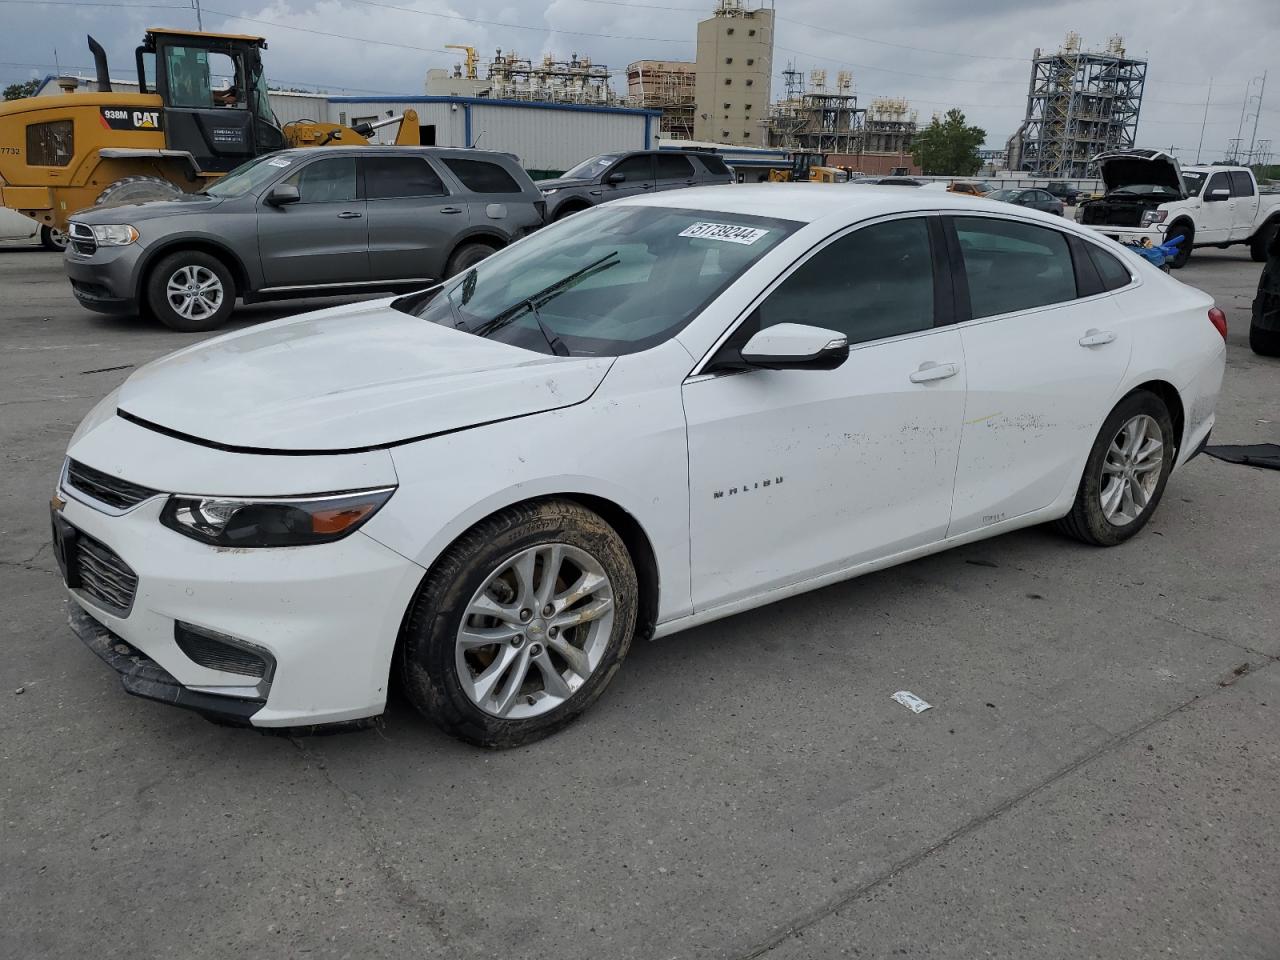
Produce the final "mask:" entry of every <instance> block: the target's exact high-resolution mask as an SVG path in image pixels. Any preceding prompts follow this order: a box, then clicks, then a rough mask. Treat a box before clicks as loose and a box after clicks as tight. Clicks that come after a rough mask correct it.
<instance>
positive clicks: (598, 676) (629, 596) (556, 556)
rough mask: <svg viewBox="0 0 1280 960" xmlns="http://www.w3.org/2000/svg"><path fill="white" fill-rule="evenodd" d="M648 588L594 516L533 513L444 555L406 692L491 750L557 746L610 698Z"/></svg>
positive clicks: (414, 644) (416, 616)
mask: <svg viewBox="0 0 1280 960" xmlns="http://www.w3.org/2000/svg"><path fill="white" fill-rule="evenodd" d="M637 591H638V588H637V585H636V575H635V570H634V568H633V566H632V564H631V558H630V555H629V554H628V553H627V549H626V547H625V545H624V544H623V542H622V540H621V538H620V537H619V536H618V534H617V533H616V532H615V531H614V529H613V528H612V527H610V526H609V525H608V524H607V523H605V521H604V520H603V519H601V518H600V517H599V516H598V515H597V514H595V513H592V512H591V511H590V510H587V509H586V508H585V507H582V506H579V505H578V504H575V503H570V502H567V501H560V500H550V501H542V502H534V503H527V504H521V505H519V506H516V507H512V508H510V509H507V510H504V511H502V512H500V513H497V514H495V515H494V516H492V517H490V518H489V519H487V520H484V521H482V522H481V523H480V524H478V525H477V526H476V527H474V528H473V529H472V530H470V531H469V532H467V533H466V534H464V535H463V536H462V537H461V538H460V539H459V540H458V541H457V542H456V543H454V544H453V546H451V547H450V548H449V549H448V550H447V551H446V552H445V554H444V555H443V556H442V557H441V559H440V560H439V562H438V563H437V564H436V565H435V567H434V568H433V569H432V571H431V573H430V575H429V576H428V577H427V579H426V581H425V582H424V584H423V586H422V588H421V590H420V591H419V594H418V597H417V598H416V599H415V600H414V603H413V606H412V608H411V609H410V611H409V617H408V619H407V621H406V625H405V633H404V644H403V651H402V660H401V668H402V671H403V677H404V688H405V692H406V693H407V695H408V696H409V699H410V700H411V701H412V702H413V704H414V706H416V707H417V708H418V709H419V710H420V711H421V712H422V713H424V714H425V715H426V716H427V717H429V718H430V719H431V720H433V721H434V722H435V723H436V724H437V725H439V726H440V727H441V729H443V730H444V731H445V732H447V733H449V734H452V735H453V736H455V737H458V738H460V739H462V740H466V741H468V742H470V743H474V744H477V745H479V746H483V747H513V746H518V745H520V744H524V743H531V742H533V741H535V740H539V739H541V738H543V737H546V736H548V735H550V734H552V733H554V732H555V731H557V730H559V729H560V728H562V727H564V726H565V725H566V724H568V723H570V722H571V721H572V720H573V719H574V718H576V717H577V716H578V715H579V714H581V713H582V712H583V711H584V710H586V709H587V707H589V706H590V705H591V704H592V703H594V702H595V700H596V699H597V698H598V697H599V696H600V694H601V693H603V692H604V688H605V687H606V686H607V685H608V683H609V681H610V680H611V679H612V678H613V675H614V673H615V672H617V669H618V667H619V666H620V665H621V663H622V660H623V658H624V657H625V656H626V654H627V650H628V648H629V647H630V645H631V635H632V632H633V631H634V629H635V619H636V606H637Z"/></svg>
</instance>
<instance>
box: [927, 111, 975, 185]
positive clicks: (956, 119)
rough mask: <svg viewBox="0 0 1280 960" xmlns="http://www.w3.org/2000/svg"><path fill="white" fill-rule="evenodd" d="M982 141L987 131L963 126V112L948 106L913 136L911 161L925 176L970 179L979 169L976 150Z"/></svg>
mask: <svg viewBox="0 0 1280 960" xmlns="http://www.w3.org/2000/svg"><path fill="white" fill-rule="evenodd" d="M986 139H987V131H985V130H983V129H982V128H981V127H970V126H966V124H965V120H964V113H963V112H962V111H961V110H958V109H956V108H955V107H952V108H951V109H950V110H948V111H947V115H946V117H944V118H943V119H941V120H939V119H938V118H937V117H936V116H935V117H934V118H933V122H932V123H930V124H929V126H927V127H925V128H924V129H923V130H922V131H920V132H919V133H917V134H916V136H915V140H914V141H913V142H912V144H911V159H912V160H914V161H915V162H916V163H917V164H919V166H920V169H921V170H922V171H923V172H924V173H925V174H926V175H929V176H944V177H945V176H951V177H971V176H973V175H974V174H975V173H977V172H978V170H979V169H981V167H982V158H981V157H980V156H979V155H978V148H979V147H981V146H982V144H983V143H984V142H985V141H986Z"/></svg>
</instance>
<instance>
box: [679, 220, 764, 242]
mask: <svg viewBox="0 0 1280 960" xmlns="http://www.w3.org/2000/svg"><path fill="white" fill-rule="evenodd" d="M768 232H769V231H768V230H761V229H760V228H759V227H740V226H738V225H737V224H733V223H695V224H693V225H692V226H688V227H685V228H684V229H683V230H681V231H680V233H679V236H682V237H693V238H694V239H696V240H723V241H724V242H725V243H743V244H746V245H747V246H750V245H751V244H753V243H755V242H756V241H757V240H759V239H760V238H761V237H763V236H764V235H765V234H767V233H768Z"/></svg>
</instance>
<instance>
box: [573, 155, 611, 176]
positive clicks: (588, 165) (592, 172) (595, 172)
mask: <svg viewBox="0 0 1280 960" xmlns="http://www.w3.org/2000/svg"><path fill="white" fill-rule="evenodd" d="M617 159H618V154H616V153H605V154H601V155H600V156H598V157H592V158H591V159H590V160H583V161H582V162H581V163H580V164H578V165H577V166H576V167H574V168H573V169H572V170H570V171H568V172H567V173H565V174H564V179H566V180H592V179H594V178H596V177H598V176H600V174H602V173H604V171H605V168H606V167H607V166H609V164H611V163H613V161H615V160H617Z"/></svg>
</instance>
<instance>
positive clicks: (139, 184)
mask: <svg viewBox="0 0 1280 960" xmlns="http://www.w3.org/2000/svg"><path fill="white" fill-rule="evenodd" d="M180 196H182V191H181V190H180V189H179V188H178V187H175V186H174V185H173V184H172V183H170V182H169V181H168V180H161V179H160V178H159V177H121V178H120V179H119V180H117V181H116V182H115V183H113V184H110V185H109V186H107V187H106V188H105V189H104V190H103V191H102V192H101V193H100V194H98V199H97V200H95V201H94V202H93V203H94V206H96V207H118V206H121V205H122V204H126V203H146V202H147V201H148V200H172V199H173V198H174V197H180Z"/></svg>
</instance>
